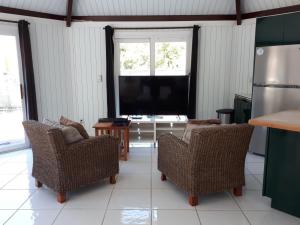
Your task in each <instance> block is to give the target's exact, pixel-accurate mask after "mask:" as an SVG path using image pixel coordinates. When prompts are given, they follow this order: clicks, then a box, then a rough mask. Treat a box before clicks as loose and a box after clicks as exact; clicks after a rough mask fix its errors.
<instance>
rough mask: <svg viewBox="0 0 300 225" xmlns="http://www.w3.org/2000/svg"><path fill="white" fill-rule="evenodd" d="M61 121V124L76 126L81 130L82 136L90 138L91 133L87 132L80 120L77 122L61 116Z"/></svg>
mask: <svg viewBox="0 0 300 225" xmlns="http://www.w3.org/2000/svg"><path fill="white" fill-rule="evenodd" d="M59 122H60V124H61V125H65V126H72V127H74V128H76V129H77V130H78V131H79V133H80V135H81V136H82V137H84V138H85V139H88V138H89V134H88V133H87V132H86V130H85V129H84V127H83V126H82V124H80V123H78V122H75V121H73V120H70V119H68V118H66V117H64V116H61V117H60V119H59Z"/></svg>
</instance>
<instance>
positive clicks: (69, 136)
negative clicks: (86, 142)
mask: <svg viewBox="0 0 300 225" xmlns="http://www.w3.org/2000/svg"><path fill="white" fill-rule="evenodd" d="M43 123H44V124H46V125H48V126H51V127H55V128H59V129H61V131H62V133H63V136H64V139H65V142H66V143H67V144H72V143H74V142H77V141H81V140H83V139H84V138H83V137H82V136H81V135H80V133H79V131H78V130H77V129H76V128H74V127H72V126H64V125H61V124H59V123H58V122H56V121H53V120H49V119H44V120H43Z"/></svg>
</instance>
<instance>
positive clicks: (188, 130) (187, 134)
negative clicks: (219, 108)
mask: <svg viewBox="0 0 300 225" xmlns="http://www.w3.org/2000/svg"><path fill="white" fill-rule="evenodd" d="M211 126H216V124H208V125H203V124H190V123H188V124H187V125H186V128H185V130H184V133H183V136H182V140H183V141H184V142H186V143H190V140H191V135H192V130H193V129H199V128H204V127H211Z"/></svg>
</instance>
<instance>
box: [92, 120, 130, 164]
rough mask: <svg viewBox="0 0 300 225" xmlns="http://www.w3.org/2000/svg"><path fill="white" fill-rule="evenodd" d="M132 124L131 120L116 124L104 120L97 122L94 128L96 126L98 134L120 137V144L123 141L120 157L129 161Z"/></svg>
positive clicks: (96, 133)
mask: <svg viewBox="0 0 300 225" xmlns="http://www.w3.org/2000/svg"><path fill="white" fill-rule="evenodd" d="M130 124H131V122H130V121H129V123H128V124H127V125H122V126H116V125H114V124H113V123H112V122H104V123H96V124H95V125H94V126H93V128H95V135H96V136H100V135H110V136H113V137H115V138H117V139H118V142H119V145H120V146H121V144H122V141H123V146H122V147H121V154H120V158H121V159H123V160H124V161H127V159H128V152H129V127H130ZM122 134H123V135H122ZM122 137H123V138H122Z"/></svg>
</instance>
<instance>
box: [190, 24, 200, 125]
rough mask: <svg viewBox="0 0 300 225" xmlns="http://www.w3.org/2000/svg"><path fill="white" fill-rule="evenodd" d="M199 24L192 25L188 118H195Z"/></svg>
mask: <svg viewBox="0 0 300 225" xmlns="http://www.w3.org/2000/svg"><path fill="white" fill-rule="evenodd" d="M199 28H200V27H199V26H198V25H194V27H193V42H192V60H191V74H190V84H189V104H188V115H187V116H188V118H189V119H195V118H196V101H197V65H198V34H199Z"/></svg>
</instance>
